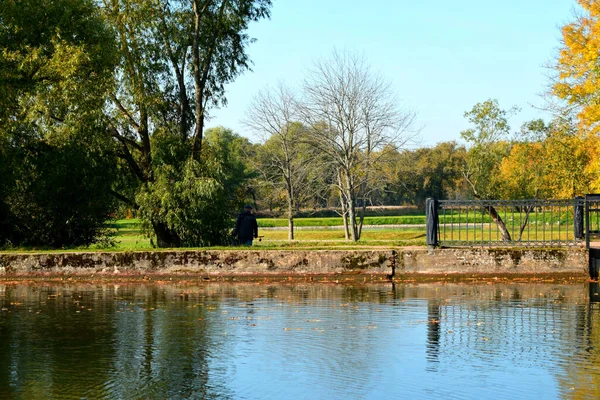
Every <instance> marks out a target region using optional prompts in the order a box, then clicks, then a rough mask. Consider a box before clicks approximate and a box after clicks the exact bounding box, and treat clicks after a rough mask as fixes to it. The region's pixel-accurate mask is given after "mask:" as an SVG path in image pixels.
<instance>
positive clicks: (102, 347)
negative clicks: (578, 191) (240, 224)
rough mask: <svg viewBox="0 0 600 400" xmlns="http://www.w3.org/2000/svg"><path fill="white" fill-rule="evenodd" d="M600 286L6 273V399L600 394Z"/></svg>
mask: <svg viewBox="0 0 600 400" xmlns="http://www.w3.org/2000/svg"><path fill="white" fill-rule="evenodd" d="M598 291H599V289H598V287H597V285H594V284H585V285H584V284H577V285H575V284H574V285H556V284H532V283H527V284H484V285H479V284H478V285H474V284H415V285H392V284H388V283H384V284H376V285H364V286H363V285H360V286H344V285H335V284H317V283H315V284H306V285H304V284H303V285H299V284H290V285H285V284H277V285H268V284H250V283H247V284H213V283H210V284H199V285H190V284H181V283H180V284H164V285H159V284H156V285H142V284H122V285H114V284H110V285H106V284H103V285H92V284H87V285H75V284H74V285H55V284H34V285H25V284H23V285H21V284H16V285H12V284H11V285H0V305H1V307H2V308H1V311H0V399H5V398H6V399H13V398H14V399H69V398H72V399H81V398H88V399H96V398H107V399H146V398H148V399H180V398H181V399H183V398H185V399H188V398H191V399H401V398H406V399H437V398H440V399H442V398H443V399H514V398H519V399H563V398H564V399H571V398H572V399H599V398H600V304H598V303H596V302H595V301H594V300H595V299H597V298H598V297H599V295H598Z"/></svg>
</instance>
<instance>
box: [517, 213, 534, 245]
mask: <svg viewBox="0 0 600 400" xmlns="http://www.w3.org/2000/svg"><path fill="white" fill-rule="evenodd" d="M531 211H533V206H525V220H524V221H523V222H521V226H520V227H519V238H518V239H517V241H518V242H520V241H521V239H522V238H523V231H524V230H525V227H526V226H527V223H528V222H529V214H530V213H531Z"/></svg>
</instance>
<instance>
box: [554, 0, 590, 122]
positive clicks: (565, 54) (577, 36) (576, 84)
mask: <svg viewBox="0 0 600 400" xmlns="http://www.w3.org/2000/svg"><path fill="white" fill-rule="evenodd" d="M577 3H579V5H580V6H581V8H582V12H581V14H580V15H579V16H577V18H576V19H575V21H573V22H571V23H569V24H566V25H565V26H563V28H562V48H561V49H560V52H559V55H558V59H557V62H556V64H555V69H556V76H555V80H554V82H553V85H552V91H553V94H554V95H556V96H557V97H559V98H560V99H562V100H565V101H566V103H567V105H568V106H569V107H571V108H573V110H575V112H576V113H577V117H578V119H579V123H580V127H581V128H584V129H589V130H591V131H593V132H597V130H598V126H599V122H600V102H599V101H598V100H599V96H600V84H599V82H600V70H599V69H598V54H599V53H600V1H597V0H577Z"/></svg>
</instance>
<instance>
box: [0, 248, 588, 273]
mask: <svg viewBox="0 0 600 400" xmlns="http://www.w3.org/2000/svg"><path fill="white" fill-rule="evenodd" d="M587 258H588V255H587V251H586V250H585V249H582V248H568V249H481V248H478V249H435V250H428V249H426V248H422V247H415V248H398V249H395V250H394V249H381V250H318V251H315V250H285V251H284V250H281V251H280V250H266V251H265V250H263V251H256V250H206V251H204V250H196V251H155V252H154V251H152V252H150V251H146V252H106V253H92V252H90V253H46V254H26V253H23V254H14V253H12V254H10V253H5V254H0V276H4V277H7V276H29V275H31V276H45V275H145V274H152V275H188V274H194V275H201V276H252V275H259V276H262V275H264V276H268V275H319V274H365V275H391V274H393V273H395V274H396V275H400V274H430V275H435V274H536V273H540V274H541V273H544V274H548V273H550V274H552V273H556V274H565V273H569V274H580V275H585V274H587V273H588V270H587V268H588V267H587V265H588V260H587Z"/></svg>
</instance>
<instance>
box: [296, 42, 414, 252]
mask: <svg viewBox="0 0 600 400" xmlns="http://www.w3.org/2000/svg"><path fill="white" fill-rule="evenodd" d="M303 92H304V97H303V99H302V102H301V104H302V106H301V114H302V118H303V121H304V122H305V125H306V126H308V127H309V128H310V129H309V131H308V133H309V137H310V141H311V143H312V145H313V146H315V147H316V148H317V149H318V151H319V152H321V153H323V154H325V155H327V158H328V159H329V160H330V163H331V165H332V167H333V169H334V170H335V171H336V175H337V176H336V182H337V188H338V189H339V192H340V194H341V205H342V211H343V212H345V213H347V214H346V215H347V217H348V219H347V223H348V225H347V226H348V227H349V229H350V237H351V239H352V240H353V241H357V240H359V239H360V235H361V229H362V222H363V219H364V212H365V208H366V203H367V201H368V196H369V193H370V192H371V189H372V186H371V185H370V182H372V175H373V172H374V171H375V169H376V168H378V167H379V165H380V162H381V161H382V159H381V156H382V155H383V154H385V153H384V152H382V151H380V150H382V149H383V148H384V147H385V146H387V145H394V146H396V147H397V148H401V147H402V146H403V145H405V144H406V143H407V141H409V140H410V139H412V138H413V136H414V135H415V134H416V131H415V130H414V129H413V123H414V119H415V114H414V113H412V112H410V111H406V110H403V109H401V108H400V107H399V106H398V104H399V102H398V100H397V98H396V97H395V95H394V92H393V91H392V87H391V84H390V83H389V82H388V81H387V80H385V79H384V78H382V77H381V76H380V75H378V74H376V73H374V72H373V71H371V69H370V67H369V65H368V64H367V62H366V60H365V59H364V58H363V57H361V56H358V55H356V54H352V53H340V52H337V51H334V53H333V54H332V56H331V57H330V58H328V59H323V60H321V61H318V62H316V63H315V65H314V67H313V68H312V70H310V71H309V73H308V76H307V77H306V79H305V80H304V91H303ZM346 215H345V216H344V221H346Z"/></svg>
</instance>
